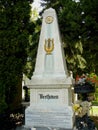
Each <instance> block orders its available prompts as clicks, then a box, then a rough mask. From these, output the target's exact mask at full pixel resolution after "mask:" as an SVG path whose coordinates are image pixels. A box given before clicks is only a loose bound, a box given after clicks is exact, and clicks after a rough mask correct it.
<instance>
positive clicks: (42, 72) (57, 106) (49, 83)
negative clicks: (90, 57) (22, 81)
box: [25, 8, 74, 130]
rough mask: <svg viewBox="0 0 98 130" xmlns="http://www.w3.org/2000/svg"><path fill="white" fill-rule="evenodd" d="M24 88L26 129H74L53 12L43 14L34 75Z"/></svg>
mask: <svg viewBox="0 0 98 130" xmlns="http://www.w3.org/2000/svg"><path fill="white" fill-rule="evenodd" d="M26 85H27V86H29V87H30V106H29V107H28V108H27V109H26V111H25V125H26V126H28V127H30V128H33V127H50V128H64V129H66V130H68V129H70V130H71V129H73V124H74V121H73V119H74V114H73V110H72V106H71V104H72V93H71V87H72V78H71V77H69V76H68V72H67V67H66V61H65V57H64V53H63V47H62V42H61V39H60V34H59V27H58V22H57V16H56V12H55V10H54V9H52V8H49V9H47V10H45V11H44V13H43V21H42V28H41V34H40V39H39V46H38V52H37V58H36V65H35V71H34V73H33V76H32V78H31V80H27V81H26Z"/></svg>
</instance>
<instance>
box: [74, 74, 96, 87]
mask: <svg viewBox="0 0 98 130" xmlns="http://www.w3.org/2000/svg"><path fill="white" fill-rule="evenodd" d="M84 84H88V85H92V86H95V84H96V85H97V84H98V77H97V75H95V74H94V73H91V74H83V75H82V76H79V75H77V76H76V85H81V86H83V85H84Z"/></svg>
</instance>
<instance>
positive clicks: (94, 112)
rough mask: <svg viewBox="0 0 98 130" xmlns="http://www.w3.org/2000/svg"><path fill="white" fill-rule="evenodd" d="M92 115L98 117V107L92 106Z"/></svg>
mask: <svg viewBox="0 0 98 130" xmlns="http://www.w3.org/2000/svg"><path fill="white" fill-rule="evenodd" d="M90 115H91V116H98V106H92V108H91V109H90Z"/></svg>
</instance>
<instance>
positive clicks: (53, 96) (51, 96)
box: [39, 94, 58, 99]
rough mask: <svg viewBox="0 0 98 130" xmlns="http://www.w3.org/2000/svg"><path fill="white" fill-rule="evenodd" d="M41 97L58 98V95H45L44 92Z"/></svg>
mask: <svg viewBox="0 0 98 130" xmlns="http://www.w3.org/2000/svg"><path fill="white" fill-rule="evenodd" d="M39 96H40V99H58V95H49V94H47V95H43V94H39Z"/></svg>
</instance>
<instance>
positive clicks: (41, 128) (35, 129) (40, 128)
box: [15, 126, 77, 130]
mask: <svg viewBox="0 0 98 130" xmlns="http://www.w3.org/2000/svg"><path fill="white" fill-rule="evenodd" d="M15 130H77V129H76V127H74V128H73V129H62V128H58V129H56V128H54V129H50V128H48V127H36V128H27V127H25V126H20V127H17V128H16V129H15Z"/></svg>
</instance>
